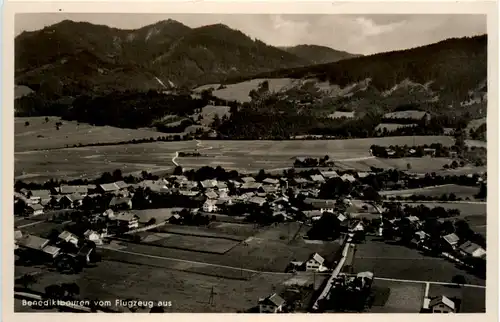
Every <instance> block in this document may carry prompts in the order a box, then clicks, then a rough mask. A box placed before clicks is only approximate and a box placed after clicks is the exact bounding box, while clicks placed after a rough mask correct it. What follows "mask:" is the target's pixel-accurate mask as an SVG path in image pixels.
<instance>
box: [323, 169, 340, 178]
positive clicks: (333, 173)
mask: <svg viewBox="0 0 500 322" xmlns="http://www.w3.org/2000/svg"><path fill="white" fill-rule="evenodd" d="M320 173H321V175H322V176H323V178H325V179H330V178H337V177H338V176H339V175H338V174H337V172H336V171H321V172H320Z"/></svg>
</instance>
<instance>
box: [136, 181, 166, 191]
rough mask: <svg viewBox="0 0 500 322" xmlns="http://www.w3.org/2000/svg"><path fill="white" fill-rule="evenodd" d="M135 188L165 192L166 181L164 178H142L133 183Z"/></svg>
mask: <svg viewBox="0 0 500 322" xmlns="http://www.w3.org/2000/svg"><path fill="white" fill-rule="evenodd" d="M135 187H136V188H143V189H148V188H149V189H150V190H151V191H153V192H167V191H168V182H166V181H165V180H156V181H155V180H144V181H142V182H139V183H138V184H137V185H135Z"/></svg>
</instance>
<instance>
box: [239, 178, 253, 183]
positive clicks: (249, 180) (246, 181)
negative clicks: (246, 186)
mask: <svg viewBox="0 0 500 322" xmlns="http://www.w3.org/2000/svg"><path fill="white" fill-rule="evenodd" d="M241 181H242V182H243V183H249V182H255V179H254V178H253V177H243V178H241Z"/></svg>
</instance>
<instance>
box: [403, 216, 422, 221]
mask: <svg viewBox="0 0 500 322" xmlns="http://www.w3.org/2000/svg"><path fill="white" fill-rule="evenodd" d="M406 219H408V220H409V221H411V222H417V221H419V220H420V218H418V217H417V216H408V217H406Z"/></svg>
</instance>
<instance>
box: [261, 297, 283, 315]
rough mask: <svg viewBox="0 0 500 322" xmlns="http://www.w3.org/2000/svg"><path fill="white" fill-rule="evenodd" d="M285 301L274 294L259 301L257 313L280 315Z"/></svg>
mask: <svg viewBox="0 0 500 322" xmlns="http://www.w3.org/2000/svg"><path fill="white" fill-rule="evenodd" d="M284 304H285V300H284V299H283V298H282V297H280V296H279V295H277V294H276V293H274V294H272V295H270V296H268V297H266V298H262V299H259V312H260V313H280V312H282V311H283V305H284Z"/></svg>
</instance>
